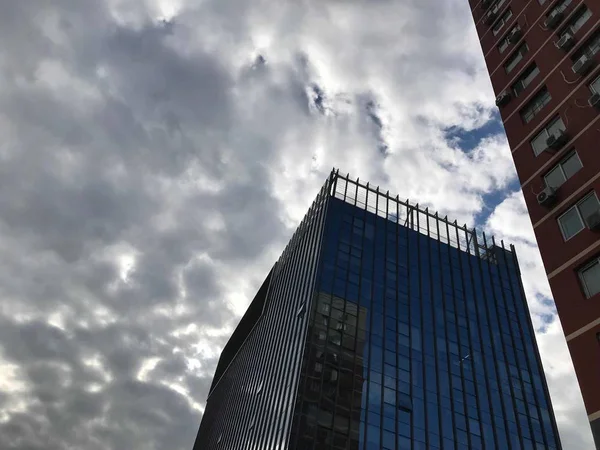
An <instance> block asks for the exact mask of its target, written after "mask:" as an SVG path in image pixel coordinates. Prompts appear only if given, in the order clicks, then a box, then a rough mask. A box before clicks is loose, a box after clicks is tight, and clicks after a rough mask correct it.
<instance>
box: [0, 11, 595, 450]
mask: <svg viewBox="0 0 600 450" xmlns="http://www.w3.org/2000/svg"><path fill="white" fill-rule="evenodd" d="M467 3H468V2H467V0H445V1H440V0H370V1H367V0H292V1H287V0H284V1H274V0H269V1H266V0H253V1H242V0H214V1H213V0H53V1H47V0H25V1H16V0H14V1H13V0H6V1H4V2H2V14H1V15H0V41H1V42H2V45H1V46H0V83H1V86H2V89H1V90H0V134H1V136H2V140H1V141H0V163H1V164H0V254H1V255H2V257H1V258H0V263H1V267H0V373H2V376H1V377H0V448H2V449H6V450H9V449H19V450H25V449H35V450H37V449H44V450H63V449H86V450H96V449H97V450H105V449H117V450H120V449H128V450H136V449H144V450H152V449H157V450H163V449H172V450H179V449H182V450H183V449H186V450H187V449H190V448H191V446H192V443H193V441H194V438H195V435H196V432H197V429H198V425H199V423H200V419H201V416H202V411H203V407H204V401H205V398H206V394H207V389H208V386H209V383H210V380H211V377H212V374H213V371H214V368H215V363H216V361H217V358H218V355H219V352H220V349H221V348H222V346H223V345H224V343H225V342H226V340H227V338H228V336H229V335H230V334H231V332H232V330H233V328H234V327H235V324H236V323H237V321H238V320H239V318H240V315H241V314H242V313H243V311H244V309H245V307H246V305H247V304H248V302H249V299H251V298H252V296H253V294H254V292H255V291H256V289H257V288H258V286H259V284H260V282H261V281H262V279H263V278H264V276H265V275H266V273H267V271H268V269H269V267H270V266H271V265H272V264H273V262H274V261H275V260H276V259H277V257H278V255H279V253H280V252H281V251H282V249H283V247H284V246H285V244H286V242H287V240H288V239H289V238H290V236H291V234H292V233H293V230H294V228H295V227H296V226H297V224H298V223H299V221H300V220H301V218H302V216H303V214H304V212H305V211H306V209H307V208H308V206H309V204H310V203H311V201H312V199H313V197H314V196H315V195H316V193H317V191H318V188H319V186H320V185H321V184H322V183H323V181H324V180H325V178H326V176H327V174H328V172H329V171H330V170H331V168H332V167H333V166H336V167H339V168H340V169H341V170H342V171H344V172H350V173H351V174H353V175H355V176H358V177H360V178H361V179H365V180H370V181H371V182H373V183H378V184H380V185H381V186H383V187H385V188H386V189H390V191H391V192H394V193H399V194H400V196H401V197H403V198H407V197H408V198H411V199H413V201H415V202H419V203H421V204H425V205H428V206H430V207H432V208H435V209H437V210H439V211H441V212H442V213H443V214H448V215H450V216H451V217H453V218H457V219H458V220H459V221H460V222H466V223H467V224H469V225H477V226H479V227H481V228H482V229H485V230H486V231H487V230H489V231H491V232H493V233H495V234H496V235H497V236H498V237H500V238H504V239H505V240H507V241H508V242H512V243H514V244H516V245H517V252H518V254H519V256H520V260H521V265H522V267H523V269H524V276H525V277H526V280H525V282H526V288H527V293H528V297H529V302H530V307H531V310H532V313H533V315H534V322H535V325H536V327H537V330H538V341H539V344H540V348H541V351H542V357H543V359H544V366H545V368H546V371H547V373H548V380H549V383H550V389H551V393H552V397H553V400H554V407H555V410H556V414H557V418H558V421H559V427H560V430H561V435H562V438H563V442H564V446H565V448H567V449H569V450H588V449H590V448H591V447H592V440H591V434H590V432H589V430H588V428H589V425H588V423H587V419H586V414H585V411H584V409H583V403H582V400H581V395H580V393H579V389H578V387H577V385H576V379H575V376H574V374H573V371H572V366H571V363H570V360H569V356H568V352H567V348H566V345H565V343H564V338H563V337H562V331H561V327H560V323H559V322H558V321H557V319H556V317H555V310H554V306H553V303H552V301H551V298H550V291H549V287H548V284H547V282H546V280H545V277H544V271H543V268H542V266H541V260H540V258H539V254H538V252H537V248H536V247H535V244H534V239H533V232H532V229H531V224H530V222H529V219H528V217H527V215H526V211H525V208H524V203H523V200H522V197H521V194H520V192H519V191H518V182H517V180H516V175H515V171H514V167H513V165H512V160H511V157H510V152H509V149H508V147H507V142H506V139H505V136H504V134H503V131H502V126H501V124H500V123H499V121H498V114H497V111H496V109H495V107H494V105H493V100H494V99H493V92H492V89H491V85H490V83H489V80H488V78H487V73H486V70H485V67H484V63H483V56H482V54H481V50H480V48H479V47H478V41H477V37H476V34H475V30H474V26H473V24H472V20H471V16H470V12H469V9H468V5H467Z"/></svg>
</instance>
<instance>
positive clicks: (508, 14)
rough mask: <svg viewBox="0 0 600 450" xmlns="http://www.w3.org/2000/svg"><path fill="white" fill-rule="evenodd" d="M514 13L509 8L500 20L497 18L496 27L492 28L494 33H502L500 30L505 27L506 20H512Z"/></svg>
mask: <svg viewBox="0 0 600 450" xmlns="http://www.w3.org/2000/svg"><path fill="white" fill-rule="evenodd" d="M512 15H513V13H512V10H511V9H510V8H509V9H507V10H506V12H505V13H504V14H502V16H501V17H500V18H499V19H498V20H496V23H494V27H493V28H492V33H494V36H496V35H497V34H498V33H500V30H502V28H504V25H506V22H508V21H509V20H510V18H511V17H512Z"/></svg>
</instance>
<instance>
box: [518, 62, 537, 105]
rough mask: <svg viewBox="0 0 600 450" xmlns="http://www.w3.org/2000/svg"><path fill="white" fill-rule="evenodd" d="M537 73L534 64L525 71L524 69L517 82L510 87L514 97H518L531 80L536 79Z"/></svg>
mask: <svg viewBox="0 0 600 450" xmlns="http://www.w3.org/2000/svg"><path fill="white" fill-rule="evenodd" d="M539 73H540V69H539V68H538V66H537V64H536V63H533V64H531V65H530V66H529V67H528V68H527V69H525V71H524V72H523V73H522V74H521V76H520V77H519V78H518V79H517V81H516V82H515V83H514V84H513V85H512V91H513V94H514V96H515V97H518V96H519V94H520V93H521V92H523V91H524V90H525V88H526V87H527V86H529V85H530V84H531V82H532V81H533V79H534V78H535V77H537V76H538V74H539Z"/></svg>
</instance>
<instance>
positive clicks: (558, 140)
mask: <svg viewBox="0 0 600 450" xmlns="http://www.w3.org/2000/svg"><path fill="white" fill-rule="evenodd" d="M568 140H569V137H568V136H567V133H565V132H564V131H563V130H558V131H556V132H555V133H554V134H551V135H550V137H548V139H546V145H547V146H548V148H549V149H552V150H559V149H560V148H561V147H562V146H563V145H565V144H566V143H567V141H568Z"/></svg>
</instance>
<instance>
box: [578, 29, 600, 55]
mask: <svg viewBox="0 0 600 450" xmlns="http://www.w3.org/2000/svg"><path fill="white" fill-rule="evenodd" d="M598 50H600V30H598V31H597V32H596V33H595V34H594V35H593V36H592V37H591V38H589V39H588V40H587V41H586V43H585V44H584V45H583V46H582V47H581V48H580V49H579V50H577V51H576V52H575V53H574V54H573V56H572V57H571V59H572V60H573V61H577V60H578V59H579V58H581V57H582V56H583V55H587V56H589V57H590V58H591V57H593V56H594V55H595V54H596V53H598Z"/></svg>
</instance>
